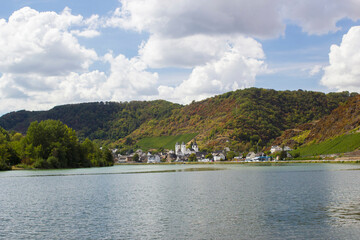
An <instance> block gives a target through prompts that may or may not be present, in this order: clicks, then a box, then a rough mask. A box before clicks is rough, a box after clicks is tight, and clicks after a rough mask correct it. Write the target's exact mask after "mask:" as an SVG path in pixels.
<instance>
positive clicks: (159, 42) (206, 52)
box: [139, 35, 264, 68]
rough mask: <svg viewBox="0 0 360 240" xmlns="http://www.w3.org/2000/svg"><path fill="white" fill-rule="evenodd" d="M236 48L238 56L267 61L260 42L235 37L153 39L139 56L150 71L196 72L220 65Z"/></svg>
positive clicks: (200, 36) (158, 37) (153, 37)
mask: <svg viewBox="0 0 360 240" xmlns="http://www.w3.org/2000/svg"><path fill="white" fill-rule="evenodd" d="M235 48H236V49H237V51H238V53H239V54H243V55H246V56H252V57H258V56H259V55H261V57H262V58H263V57H264V53H263V52H262V50H261V45H260V44H259V43H258V42H256V41H255V40H253V39H251V38H245V37H242V36H236V35H233V36H230V35H220V36H206V35H193V36H188V37H183V38H164V37H162V36H159V35H152V36H150V38H149V40H148V41H147V42H146V43H144V44H143V45H142V46H141V47H140V49H139V55H140V58H141V59H142V60H143V61H144V62H145V63H146V64H147V65H148V66H149V67H151V68H164V67H179V68H193V67H194V66H199V65H204V64H206V63H208V62H212V61H217V60H219V59H220V58H221V57H223V56H224V54H225V53H226V52H228V51H232V50H233V49H235Z"/></svg>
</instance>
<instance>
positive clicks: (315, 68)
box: [309, 64, 323, 76]
mask: <svg viewBox="0 0 360 240" xmlns="http://www.w3.org/2000/svg"><path fill="white" fill-rule="evenodd" d="M322 70H323V66H321V65H319V64H317V65H315V66H313V67H312V68H311V69H310V71H309V75H310V76H315V75H317V74H319V73H320V72H321V71H322Z"/></svg>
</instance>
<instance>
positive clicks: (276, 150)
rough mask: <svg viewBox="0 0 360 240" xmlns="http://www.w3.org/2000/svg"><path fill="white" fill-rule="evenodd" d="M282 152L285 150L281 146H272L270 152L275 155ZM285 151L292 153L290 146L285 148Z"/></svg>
mask: <svg viewBox="0 0 360 240" xmlns="http://www.w3.org/2000/svg"><path fill="white" fill-rule="evenodd" d="M282 150H283V148H282V147H280V146H271V149H270V152H271V153H272V154H273V153H276V152H281V151H282ZM284 151H285V152H289V151H292V149H291V148H290V147H289V146H285V147H284Z"/></svg>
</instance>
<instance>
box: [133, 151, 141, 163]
mask: <svg viewBox="0 0 360 240" xmlns="http://www.w3.org/2000/svg"><path fill="white" fill-rule="evenodd" d="M139 159H140V157H139V154H137V153H135V154H134V156H133V161H134V162H138V161H139Z"/></svg>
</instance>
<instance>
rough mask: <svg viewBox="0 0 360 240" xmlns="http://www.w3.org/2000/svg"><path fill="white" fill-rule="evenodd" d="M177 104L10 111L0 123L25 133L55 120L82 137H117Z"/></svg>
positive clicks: (109, 104) (86, 105) (106, 104)
mask: <svg viewBox="0 0 360 240" xmlns="http://www.w3.org/2000/svg"><path fill="white" fill-rule="evenodd" d="M180 107H181V105H179V104H173V103H170V102H167V101H163V100H157V101H148V102H147V101H132V102H123V103H117V102H95V103H81V104H70V105H63V106H57V107H54V108H53V109H51V110H49V111H31V112H30V111H24V110H22V111H18V112H11V113H8V114H5V115H4V116H2V117H1V118H0V126H1V127H3V128H4V129H6V130H14V131H17V132H20V133H23V134H24V133H25V132H26V129H27V128H28V127H29V125H30V123H31V122H33V121H42V120H46V119H54V120H60V121H62V122H63V123H64V124H66V125H68V126H69V127H71V128H73V129H74V130H76V131H77V133H78V135H79V137H80V138H81V139H84V138H86V137H88V138H90V139H101V140H116V139H119V138H123V137H125V136H127V135H128V134H130V133H131V132H132V131H134V130H135V129H137V128H138V127H139V126H140V125H141V124H142V123H144V122H146V121H148V120H150V119H159V120H160V119H162V118H166V117H168V116H169V115H170V114H171V113H172V110H174V109H178V108H180Z"/></svg>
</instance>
